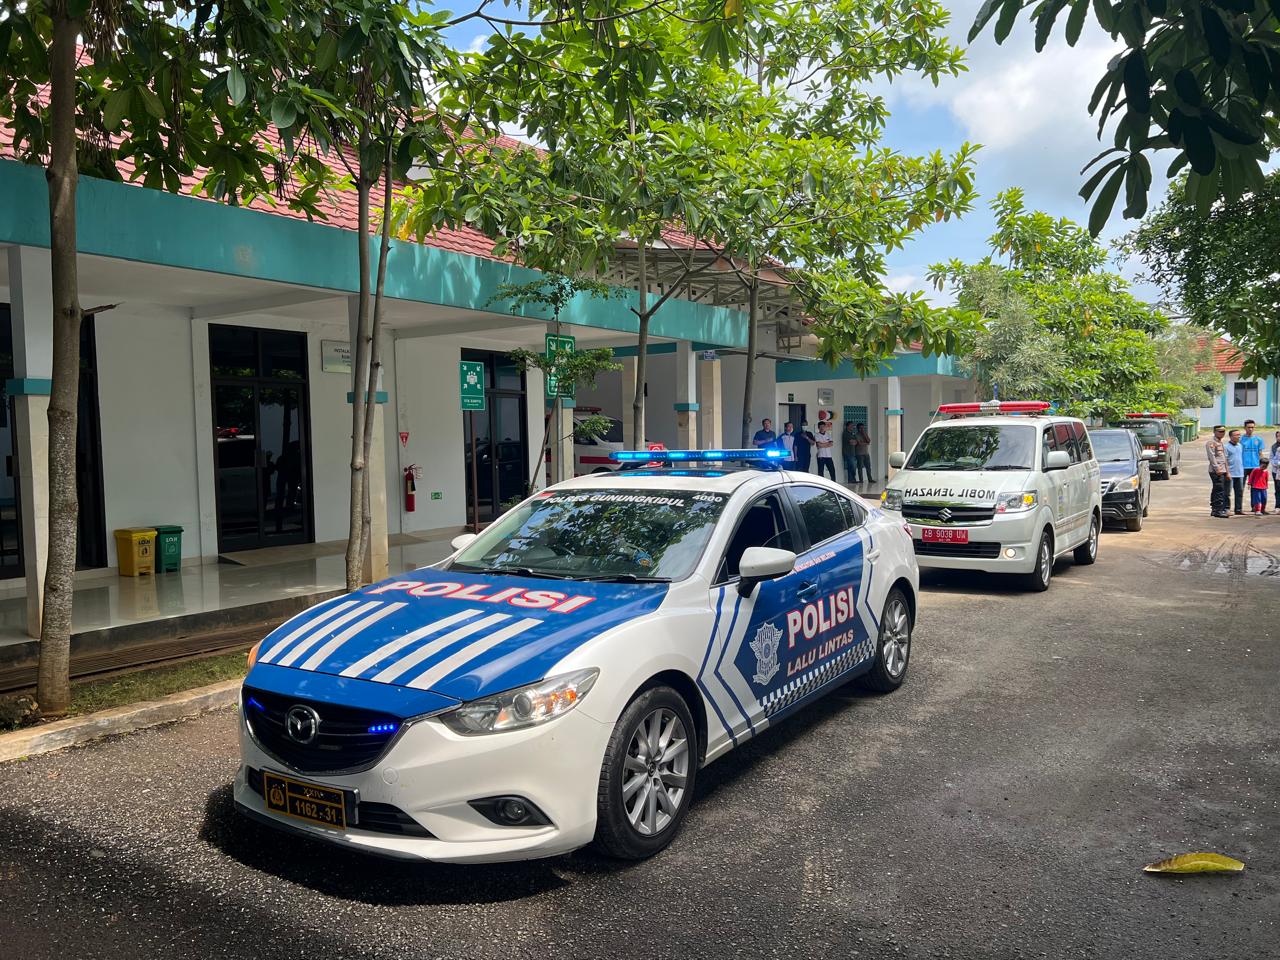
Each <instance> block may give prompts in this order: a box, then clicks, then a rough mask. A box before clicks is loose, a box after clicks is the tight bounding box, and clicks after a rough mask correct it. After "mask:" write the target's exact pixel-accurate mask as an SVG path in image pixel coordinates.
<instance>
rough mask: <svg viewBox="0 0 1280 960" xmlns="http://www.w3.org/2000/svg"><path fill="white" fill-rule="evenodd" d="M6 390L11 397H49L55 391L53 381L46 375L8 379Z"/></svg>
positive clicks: (5, 385)
mask: <svg viewBox="0 0 1280 960" xmlns="http://www.w3.org/2000/svg"><path fill="white" fill-rule="evenodd" d="M4 392H5V393H7V394H8V395H9V396H11V397H47V396H49V394H50V393H52V392H53V381H52V380H46V379H45V378H44V377H19V378H18V379H15V380H6V381H5V382H4Z"/></svg>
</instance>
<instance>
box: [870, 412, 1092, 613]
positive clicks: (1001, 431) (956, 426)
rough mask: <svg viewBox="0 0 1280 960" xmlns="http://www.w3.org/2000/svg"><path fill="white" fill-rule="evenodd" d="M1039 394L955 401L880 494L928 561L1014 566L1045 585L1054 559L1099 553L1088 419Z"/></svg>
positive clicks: (950, 565) (990, 568)
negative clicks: (1056, 411) (1055, 408)
mask: <svg viewBox="0 0 1280 960" xmlns="http://www.w3.org/2000/svg"><path fill="white" fill-rule="evenodd" d="M1048 409H1049V404H1047V403H1042V402H1040V401H1014V402H1008V401H1005V402H995V401H990V402H987V403H950V404H944V405H943V406H941V407H939V408H938V413H939V415H941V416H948V417H950V419H948V420H938V421H935V422H934V423H932V424H930V425H929V427H928V428H927V429H926V430H925V431H924V433H922V434H920V438H919V439H918V440H917V441H916V443H915V446H914V447H913V448H912V450H911V455H910V456H907V455H905V454H904V453H902V452H901V451H899V452H897V453H894V454H892V455H891V456H890V457H889V465H890V466H891V467H894V468H896V469H898V470H899V472H898V473H897V474H895V475H894V477H893V479H891V480H890V481H889V483H888V486H887V488H886V489H885V491H884V493H883V494H882V496H881V498H880V502H881V505H882V506H883V507H884V508H885V509H886V510H893V511H897V512H900V513H901V514H902V518H903V519H904V520H905V521H906V522H907V523H908V524H909V525H910V527H911V539H912V541H913V543H914V544H915V550H916V561H917V563H918V564H919V565H920V566H921V567H937V568H943V569H951V570H981V571H984V572H987V573H1014V574H1019V575H1021V576H1022V577H1023V580H1024V583H1025V585H1026V586H1027V587H1028V588H1029V589H1031V590H1047V589H1048V587H1049V580H1050V578H1051V577H1052V576H1053V561H1054V560H1055V559H1056V558H1057V557H1059V556H1060V555H1062V554H1064V553H1067V552H1068V551H1074V556H1075V561H1076V563H1079V564H1090V563H1093V561H1094V560H1095V559H1096V558H1097V555H1098V531H1099V530H1100V529H1101V528H1102V486H1101V482H1100V471H1099V468H1098V461H1097V460H1095V459H1094V456H1093V447H1092V444H1090V442H1089V432H1088V430H1086V429H1085V425H1084V424H1083V423H1082V422H1081V421H1079V420H1077V419H1075V418H1074V417H1059V416H1049V415H1048V414H1047V411H1048Z"/></svg>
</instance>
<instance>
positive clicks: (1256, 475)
mask: <svg viewBox="0 0 1280 960" xmlns="http://www.w3.org/2000/svg"><path fill="white" fill-rule="evenodd" d="M1270 462H1271V461H1270V460H1268V459H1267V456H1266V455H1265V454H1263V456H1262V459H1261V463H1260V464H1259V465H1258V466H1256V467H1254V468H1253V469H1252V470H1250V471H1249V487H1250V489H1251V490H1252V495H1251V497H1250V500H1251V502H1252V504H1253V513H1254V515H1255V516H1257V515H1262V516H1266V514H1267V480H1268V478H1269V477H1270V476H1271V471H1270V470H1268V469H1267V464H1268V463H1270Z"/></svg>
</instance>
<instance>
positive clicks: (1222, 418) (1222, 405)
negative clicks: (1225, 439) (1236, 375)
mask: <svg viewBox="0 0 1280 960" xmlns="http://www.w3.org/2000/svg"><path fill="white" fill-rule="evenodd" d="M1226 422H1227V378H1226V377H1225V376H1224V377H1223V378H1222V394H1221V396H1219V397H1218V423H1226Z"/></svg>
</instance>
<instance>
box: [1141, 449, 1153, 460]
mask: <svg viewBox="0 0 1280 960" xmlns="http://www.w3.org/2000/svg"><path fill="white" fill-rule="evenodd" d="M1138 456H1139V457H1141V458H1142V459H1143V460H1154V459H1155V458H1156V452H1155V451H1154V450H1143V451H1142V452H1141V453H1140V454H1138Z"/></svg>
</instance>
